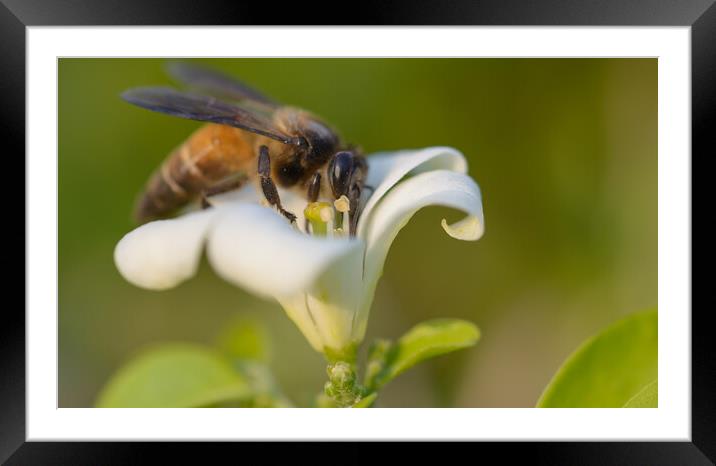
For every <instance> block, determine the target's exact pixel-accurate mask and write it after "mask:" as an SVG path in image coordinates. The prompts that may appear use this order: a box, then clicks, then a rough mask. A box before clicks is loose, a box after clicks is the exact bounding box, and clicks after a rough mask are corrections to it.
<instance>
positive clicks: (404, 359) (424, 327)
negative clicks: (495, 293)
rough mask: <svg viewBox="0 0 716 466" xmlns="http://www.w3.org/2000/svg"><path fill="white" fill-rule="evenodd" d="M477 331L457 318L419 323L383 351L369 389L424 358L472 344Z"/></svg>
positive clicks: (478, 331)
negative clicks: (379, 368) (379, 366)
mask: <svg viewBox="0 0 716 466" xmlns="http://www.w3.org/2000/svg"><path fill="white" fill-rule="evenodd" d="M479 339H480V330H479V329H478V328H477V327H476V326H475V325H474V324H472V323H470V322H467V321H464V320H458V319H435V320H429V321H427V322H423V323H420V324H418V325H416V326H415V327H413V328H412V329H411V330H410V331H408V333H406V334H405V335H403V336H402V337H401V338H400V340H398V341H397V342H396V343H395V345H393V346H392V347H390V349H389V350H388V351H387V352H386V355H385V360H384V362H383V367H382V369H381V370H380V371H379V372H378V373H377V375H376V376H375V377H374V378H373V380H371V382H370V387H369V388H371V389H377V388H379V387H381V386H382V385H384V384H385V383H387V382H389V381H391V380H393V379H394V378H395V377H397V376H398V375H400V374H401V373H403V372H404V371H406V370H407V369H409V368H411V367H413V366H414V365H416V364H417V363H419V362H421V361H424V360H425V359H428V358H432V357H435V356H439V355H441V354H445V353H450V352H452V351H456V350H459V349H463V348H468V347H470V346H473V345H474V344H475V343H477V341H478V340H479Z"/></svg>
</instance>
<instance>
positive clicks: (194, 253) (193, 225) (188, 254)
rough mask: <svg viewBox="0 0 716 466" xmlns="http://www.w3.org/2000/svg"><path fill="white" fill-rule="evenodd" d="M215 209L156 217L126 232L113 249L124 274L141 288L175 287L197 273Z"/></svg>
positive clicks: (162, 288)
mask: <svg viewBox="0 0 716 466" xmlns="http://www.w3.org/2000/svg"><path fill="white" fill-rule="evenodd" d="M215 215H216V211H215V210H214V209H209V210H204V211H201V212H193V213H190V214H187V215H184V216H182V217H178V218H173V219H169V220H157V221H154V222H150V223H147V224H145V225H142V226H140V227H138V228H136V229H135V230H132V231H130V232H129V233H127V234H126V235H125V236H124V238H122V239H121V240H120V241H119V243H117V246H116V247H115V249H114V262H115V264H116V265H117V269H118V270H119V272H120V273H121V274H122V276H123V277H124V278H125V279H126V280H127V281H129V282H130V283H133V284H134V285H136V286H139V287H141V288H148V289H153V290H164V289H167V288H172V287H174V286H176V285H178V284H179V283H181V282H183V281H184V280H186V279H188V278H190V277H192V276H193V275H194V274H195V273H196V269H197V267H198V265H199V259H200V257H201V252H202V246H203V244H204V238H205V236H206V232H207V231H208V230H209V228H210V226H211V222H212V220H213V219H214V217H215Z"/></svg>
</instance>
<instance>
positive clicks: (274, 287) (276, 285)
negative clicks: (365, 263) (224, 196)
mask: <svg viewBox="0 0 716 466" xmlns="http://www.w3.org/2000/svg"><path fill="white" fill-rule="evenodd" d="M362 247H363V243H362V242H361V241H358V240H349V239H339V238H336V239H332V238H316V237H311V236H307V235H304V234H302V233H300V232H299V231H297V230H296V228H295V227H294V226H292V225H291V224H290V223H289V222H288V221H287V220H286V219H285V218H284V217H283V216H281V215H280V214H278V213H277V212H276V211H274V210H272V209H268V208H265V207H262V206H259V205H255V204H236V205H231V206H226V207H225V208H223V209H222V210H221V211H220V214H219V215H218V216H217V218H216V221H215V223H214V225H213V227H212V228H211V231H210V233H209V237H208V240H207V255H208V257H209V261H210V262H211V264H212V266H213V267H214V270H216V272H217V273H218V274H219V275H221V276H222V277H223V278H224V279H225V280H227V281H229V282H231V283H234V284H235V285H238V286H240V287H242V288H245V289H247V290H249V291H251V292H253V293H256V294H258V295H261V296H266V297H269V296H270V297H276V296H293V295H295V294H298V293H299V292H301V291H303V290H305V289H308V288H309V287H310V286H311V285H312V284H313V283H314V282H315V281H316V278H317V277H318V276H320V274H321V273H322V272H323V271H324V270H325V269H327V268H328V267H330V266H332V265H333V264H334V263H335V262H337V261H340V260H341V259H342V258H343V257H345V256H347V255H349V254H350V253H351V252H352V251H354V250H356V249H362Z"/></svg>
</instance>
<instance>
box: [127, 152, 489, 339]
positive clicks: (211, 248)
mask: <svg viewBox="0 0 716 466" xmlns="http://www.w3.org/2000/svg"><path fill="white" fill-rule="evenodd" d="M367 160H368V166H369V169H368V178H367V180H366V185H369V186H371V187H374V188H375V190H374V192H373V193H372V194H371V195H370V198H369V199H368V201H367V203H366V205H365V208H364V210H363V212H362V214H361V217H360V220H359V222H358V227H357V234H356V236H355V237H354V238H349V237H347V236H341V235H328V236H320V237H319V236H313V235H309V234H305V232H303V231H302V229H303V224H304V217H303V210H304V207H305V206H306V201H305V199H302V198H301V197H300V196H297V195H294V194H292V193H291V192H285V191H281V193H280V194H281V200H282V203H283V205H284V207H285V208H286V209H287V210H289V211H291V212H293V213H294V214H296V215H297V216H298V221H297V225H298V227H299V228H296V227H295V226H292V225H291V224H290V223H289V222H288V221H287V220H286V219H285V218H284V217H283V216H281V215H280V214H279V213H277V212H276V211H275V210H274V209H272V208H269V207H265V206H264V205H263V204H262V203H261V202H260V197H259V194H258V193H257V190H256V189H255V187H254V186H246V187H244V188H242V189H240V190H238V191H235V192H232V193H226V194H223V195H218V196H215V197H212V198H211V199H210V201H211V203H212V205H213V207H212V208H210V209H206V210H201V211H196V212H190V213H188V214H185V215H183V216H180V217H177V218H173V219H169V220H157V221H154V222H150V223H147V224H145V225H142V226H140V227H138V228H137V229H135V230H133V231H131V232H130V233H128V234H127V235H125V236H124V238H122V240H121V241H120V242H119V243H118V244H117V247H116V249H115V252H114V258H115V263H116V265H117V268H118V269H119V271H120V273H121V274H122V276H124V278H126V279H127V280H128V281H129V282H131V283H133V284H135V285H137V286H140V287H143V288H149V289H155V290H162V289H167V288H171V287H174V286H176V285H178V284H179V283H181V282H183V281H184V280H186V279H188V278H189V277H191V276H193V275H194V274H195V273H196V269H197V266H198V264H199V259H200V256H201V253H202V249H203V246H204V245H205V244H206V250H207V256H208V259H209V262H210V264H211V265H212V267H213V268H214V270H215V271H216V272H217V273H218V274H219V275H220V276H221V277H223V278H224V279H226V280H227V281H229V282H231V283H234V284H236V285H238V286H240V287H242V288H244V289H246V290H248V291H250V292H252V293H255V294H257V295H260V296H263V297H273V298H275V299H277V300H278V302H279V303H281V305H282V306H283V308H284V309H285V310H286V312H287V314H288V316H289V317H290V318H291V319H292V320H293V321H294V322H295V323H296V325H297V326H298V327H299V329H300V330H301V331H302V332H303V334H304V335H305V336H306V338H307V339H308V341H309V342H310V344H311V346H313V348H315V349H316V350H318V351H322V352H324V351H342V350H344V349H346V348H349V347H351V346H352V345H354V344H358V343H359V342H360V341H361V340H362V339H363V336H364V335H365V330H366V324H367V320H368V312H369V310H370V306H371V303H372V301H373V295H374V292H375V288H376V285H377V283H378V279H379V278H380V276H381V274H382V271H383V264H384V263H385V259H386V256H387V254H388V250H389V249H390V245H391V244H392V242H393V240H394V239H395V237H396V235H397V234H398V231H400V229H401V228H402V227H403V226H405V224H406V223H407V222H408V220H409V219H410V218H411V217H412V216H413V214H414V213H415V212H417V211H418V210H419V209H420V208H422V207H425V206H429V205H442V206H446V207H451V208H455V209H459V210H461V211H463V212H464V213H466V214H467V216H466V217H465V218H464V219H463V220H461V221H459V222H457V223H454V224H453V225H448V224H447V222H446V221H445V220H444V219H443V221H442V227H443V229H444V230H445V231H446V232H447V234H448V235H450V236H452V237H453V238H457V239H461V240H471V241H474V240H477V239H479V238H480V237H481V236H482V234H483V232H484V219H483V213H482V200H481V195H480V189H479V187H478V186H477V184H476V183H475V182H474V181H473V180H472V178H470V177H469V176H468V175H467V174H466V172H467V162H466V161H465V158H464V157H463V155H462V154H461V153H460V152H458V151H456V150H455V149H452V148H449V147H432V148H427V149H422V150H406V151H399V152H392V153H381V154H376V155H373V156H369V157H368V158H367Z"/></svg>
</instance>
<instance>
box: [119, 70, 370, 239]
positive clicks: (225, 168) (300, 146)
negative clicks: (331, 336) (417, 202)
mask: <svg viewBox="0 0 716 466" xmlns="http://www.w3.org/2000/svg"><path fill="white" fill-rule="evenodd" d="M168 71H169V74H170V75H171V76H172V77H173V78H174V79H175V80H177V81H178V82H180V83H181V84H183V85H185V86H186V87H188V88H190V89H192V91H191V92H185V91H180V90H177V89H174V88H170V87H139V88H133V89H129V90H127V91H125V92H124V93H122V95H121V97H122V98H123V99H124V100H125V101H127V102H129V103H131V104H134V105H137V106H139V107H142V108H145V109H148V110H153V111H155V112H160V113H165V114H168V115H173V116H177V117H180V118H187V119H190V120H198V121H203V122H206V123H205V124H204V125H202V126H201V127H199V128H198V129H197V130H196V131H194V133H193V134H191V135H190V136H189V137H188V138H187V139H186V140H185V141H184V142H182V143H181V144H180V145H179V146H178V147H176V148H175V149H174V150H173V151H172V152H171V153H170V154H169V155H168V156H167V157H166V158H165V159H164V161H163V162H162V164H161V165H160V167H159V168H158V169H157V170H156V171H155V172H154V173H153V174H152V175H151V177H150V178H149V181H148V182H147V184H146V186H145V189H144V191H143V193H142V194H141V195H140V196H139V198H138V202H137V204H136V206H135V210H134V217H135V219H136V220H137V221H138V222H140V223H143V222H147V221H149V220H153V219H157V218H162V217H166V216H167V215H169V214H171V213H172V212H174V211H176V210H177V209H179V208H181V207H183V206H185V205H186V204H188V203H190V202H193V201H196V200H199V199H200V200H201V201H202V205H203V206H204V207H207V206H208V202H207V199H208V197H210V196H212V195H215V194H218V193H221V192H225V191H229V190H232V189H237V188H239V187H241V186H243V185H244V184H245V183H247V182H255V183H256V184H257V185H258V187H259V189H260V190H261V192H262V193H263V196H264V197H265V198H266V201H267V202H268V203H269V204H270V205H271V206H273V207H275V208H276V209H277V210H278V211H279V212H280V213H281V214H282V215H283V216H284V217H286V218H287V219H288V220H289V221H290V222H292V223H294V222H295V221H296V216H295V215H294V214H293V213H292V212H289V211H288V210H286V209H285V208H284V207H283V205H282V204H281V199H280V197H279V192H278V189H277V187H281V188H283V189H287V190H293V191H298V192H299V193H300V194H301V195H302V196H305V198H306V199H307V201H308V202H315V201H317V200H318V199H319V198H324V199H326V198H327V199H332V200H338V199H341V198H342V197H344V196H345V198H346V199H347V200H348V206H349V207H348V224H349V232H350V234H351V235H355V230H356V225H357V221H358V217H359V215H360V206H359V204H360V200H361V194H362V193H363V191H364V188H365V185H364V183H365V179H366V176H367V171H368V165H367V163H366V159H365V157H364V156H363V155H362V154H361V153H360V150H359V149H358V148H356V147H355V146H352V145H347V144H345V143H344V142H343V141H342V140H341V138H340V136H339V135H338V133H337V132H336V131H335V130H334V129H333V128H332V127H331V126H329V125H328V124H327V123H325V122H324V121H322V120H321V119H319V118H318V117H317V116H315V115H313V114H312V113H310V112H308V111H306V110H303V109H300V108H296V107H291V106H285V105H282V104H280V103H278V102H276V101H275V100H273V99H271V98H269V97H267V96H265V95H263V94H262V93H260V92H259V91H257V90H255V89H252V88H251V87H249V86H247V85H245V84H243V83H242V82H240V81H238V80H236V79H233V78H230V77H228V76H226V75H224V74H222V73H219V72H217V71H213V70H209V69H206V68H202V67H197V66H194V65H189V64H186V63H172V64H170V65H169V66H168Z"/></svg>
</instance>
